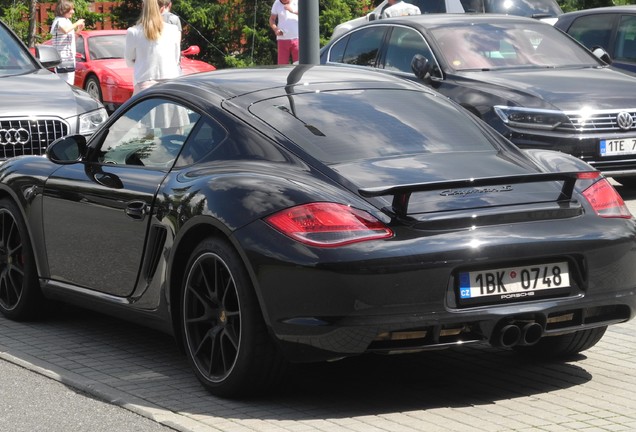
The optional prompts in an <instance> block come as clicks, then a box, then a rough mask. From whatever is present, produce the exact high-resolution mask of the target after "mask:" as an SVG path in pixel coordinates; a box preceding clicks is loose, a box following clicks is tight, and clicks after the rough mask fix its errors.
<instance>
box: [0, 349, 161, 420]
mask: <svg viewBox="0 0 636 432" xmlns="http://www.w3.org/2000/svg"><path fill="white" fill-rule="evenodd" d="M0 431H3V432H40V431H42V432H63V431H68V432H89V431H90V432H113V431H136V432H169V431H174V429H171V428H169V427H166V426H163V425H161V424H160V423H157V422H155V421H153V420H151V419H149V418H146V417H143V416H141V415H139V414H136V413H134V412H132V411H130V410H127V409H124V408H122V407H120V406H117V405H114V404H111V403H107V402H104V401H102V400H98V399H95V398H94V397H92V396H91V395H88V394H85V393H82V392H81V391H79V390H77V389H75V388H73V387H70V386H66V385H64V384H62V383H61V382H59V381H57V380H55V379H51V378H49V377H47V376H44V375H41V374H39V373H36V372H33V371H31V370H29V369H26V368H24V367H21V366H18V365H16V364H13V363H10V362H7V361H0Z"/></svg>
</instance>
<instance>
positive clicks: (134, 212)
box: [126, 201, 148, 220]
mask: <svg viewBox="0 0 636 432" xmlns="http://www.w3.org/2000/svg"><path fill="white" fill-rule="evenodd" d="M126 214H127V215H128V216H130V217H131V218H133V219H135V220H143V219H144V218H145V217H146V215H147V214H148V205H147V204H146V203H145V202H144V201H131V202H129V203H128V204H127V205H126Z"/></svg>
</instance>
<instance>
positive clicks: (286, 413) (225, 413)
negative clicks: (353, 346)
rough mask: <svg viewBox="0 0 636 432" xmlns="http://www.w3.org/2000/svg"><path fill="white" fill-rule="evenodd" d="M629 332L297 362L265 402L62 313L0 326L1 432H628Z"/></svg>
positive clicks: (172, 355) (634, 373) (628, 327)
mask: <svg viewBox="0 0 636 432" xmlns="http://www.w3.org/2000/svg"><path fill="white" fill-rule="evenodd" d="M617 189H618V190H619V192H620V193H621V195H622V196H623V198H624V199H625V200H626V203H627V205H628V207H629V208H630V210H631V211H632V213H633V214H635V215H636V191H630V190H626V189H625V188H623V187H622V186H620V185H617ZM635 333H636V320H632V321H630V322H629V323H626V324H620V325H616V326H611V327H610V329H609V330H608V332H607V333H606V335H605V337H604V338H603V340H601V342H599V344H598V345H597V346H595V347H594V348H592V349H590V350H588V351H586V352H585V353H583V354H582V355H581V356H579V357H578V358H576V359H574V360H573V361H569V362H565V363H547V364H535V363H534V362H531V361H524V359H520V358H519V357H518V356H514V355H512V354H511V353H509V352H507V351H505V350H500V349H493V348H488V347H484V348H472V347H471V348H469V347H465V348H462V349H451V350H444V351H433V352H427V353H422V354H416V355H414V356H391V357H384V358H377V357H376V358H356V359H347V360H344V361H342V362H335V363H329V364H321V365H307V366H301V367H298V368H295V369H292V370H291V371H290V373H289V374H288V376H287V380H286V382H285V385H284V386H283V387H282V388H281V389H278V391H276V392H274V394H272V395H271V396H270V397H267V398H263V399H255V400H247V401H229V400H224V399H219V398H215V397H213V396H211V395H209V394H208V393H207V392H205V391H204V390H203V389H202V388H201V387H200V385H199V384H198V382H196V379H195V378H194V376H193V375H192V373H191V371H190V369H189V367H188V365H187V362H186V361H185V358H184V357H183V355H182V354H181V353H180V352H179V351H178V350H177V349H176V346H175V344H174V342H173V341H172V339H171V338H170V337H169V336H166V335H163V334H161V333H157V332H155V331H152V330H149V329H146V328H143V327H139V326H133V325H130V324H128V323H124V322H121V321H119V320H116V319H113V318H110V317H104V316H101V315H99V314H94V313H90V312H85V311H80V310H75V309H72V308H71V309H68V310H65V311H60V312H58V313H56V314H53V316H52V317H51V318H50V319H47V320H45V321H43V322H36V323H15V322H12V321H8V320H6V319H4V318H3V317H0V431H2V432H23V431H24V432H39V431H43V432H67V431H68V432H70V431H72V432H84V431H86V432H88V431H91V432H99V431H140V432H144V431H171V430H177V431H182V432H219V431H223V432H297V431H298V432H299V431H302V432H331V431H334V432H340V431H347V432H352V431H361V432H386V431H395V432H419V431H426V432H428V431H433V432H437V431H444V432H446V431H460V432H464V431H466V432H469V431H470V432H473V431H486V432H494V431H497V432H500V431H501V432H504V431H505V432H509V431H519V432H537V431H545V432H552V431H554V432H558V431H572V430H577V431H633V430H636V399H635V398H634V397H633V391H634V388H636V363H635V362H634V360H633V359H634V358H635V357H636V338H634V334H635Z"/></svg>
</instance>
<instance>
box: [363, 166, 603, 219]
mask: <svg viewBox="0 0 636 432" xmlns="http://www.w3.org/2000/svg"><path fill="white" fill-rule="evenodd" d="M582 173H585V172H584V171H575V172H558V173H534V174H517V175H509V176H495V177H481V178H468V179H461V180H445V181H436V182H427V183H412V184H404V185H392V186H379V187H373V188H362V189H359V190H358V193H359V194H360V195H361V196H363V197H365V198H372V197H379V196H386V195H393V203H392V205H391V207H392V209H391V212H392V213H394V214H395V215H396V216H398V217H406V216H407V214H408V207H409V200H410V198H411V194H412V193H413V192H429V191H435V190H440V189H463V188H470V187H485V186H502V185H512V184H520V183H538V182H548V181H562V182H563V186H562V188H561V194H560V195H559V197H558V198H557V201H569V200H571V199H572V194H573V192H574V185H575V183H576V181H577V180H578V179H579V176H580V175H581V174H582ZM594 173H596V172H594Z"/></svg>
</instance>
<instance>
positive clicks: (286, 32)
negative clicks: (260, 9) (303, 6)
mask: <svg viewBox="0 0 636 432" xmlns="http://www.w3.org/2000/svg"><path fill="white" fill-rule="evenodd" d="M289 4H290V5H291V7H292V9H294V10H295V11H297V10H298V1H297V0H290V1H289ZM272 15H276V16H277V17H278V20H277V22H276V26H277V27H278V28H279V29H281V30H282V31H283V34H282V36H276V39H280V40H284V39H298V14H295V13H291V12H289V11H288V10H287V9H285V5H284V4H282V3H281V2H280V0H276V1H275V2H274V4H273V5H272Z"/></svg>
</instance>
